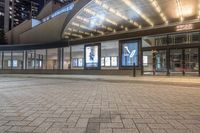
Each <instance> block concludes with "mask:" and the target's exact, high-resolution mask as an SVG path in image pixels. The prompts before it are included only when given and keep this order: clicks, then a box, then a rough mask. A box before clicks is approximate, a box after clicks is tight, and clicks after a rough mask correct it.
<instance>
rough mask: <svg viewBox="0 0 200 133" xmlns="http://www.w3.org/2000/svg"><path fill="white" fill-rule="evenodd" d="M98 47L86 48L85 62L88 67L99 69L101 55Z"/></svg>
mask: <svg viewBox="0 0 200 133" xmlns="http://www.w3.org/2000/svg"><path fill="white" fill-rule="evenodd" d="M98 50H99V49H98V46H86V48H85V60H86V62H85V63H86V67H98V63H99V57H98V56H99V54H98Z"/></svg>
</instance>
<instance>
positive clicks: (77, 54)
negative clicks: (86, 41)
mask: <svg viewBox="0 0 200 133" xmlns="http://www.w3.org/2000/svg"><path fill="white" fill-rule="evenodd" d="M71 47H72V48H71V49H72V69H83V67H84V62H83V60H84V45H76V46H71ZM81 60H82V61H81Z"/></svg>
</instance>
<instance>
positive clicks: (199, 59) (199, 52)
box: [198, 47, 200, 76]
mask: <svg viewBox="0 0 200 133" xmlns="http://www.w3.org/2000/svg"><path fill="white" fill-rule="evenodd" d="M198 55H199V58H198V62H199V76H200V47H199V48H198Z"/></svg>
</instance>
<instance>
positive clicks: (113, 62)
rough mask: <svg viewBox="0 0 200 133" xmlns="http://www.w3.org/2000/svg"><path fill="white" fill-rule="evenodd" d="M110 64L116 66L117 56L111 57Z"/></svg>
mask: <svg viewBox="0 0 200 133" xmlns="http://www.w3.org/2000/svg"><path fill="white" fill-rule="evenodd" d="M111 64H112V66H117V57H111Z"/></svg>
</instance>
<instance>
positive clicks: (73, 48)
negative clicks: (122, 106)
mask: <svg viewBox="0 0 200 133" xmlns="http://www.w3.org/2000/svg"><path fill="white" fill-rule="evenodd" d="M198 5H200V1H193V2H188V1H187V0H172V1H165V0H154V1H151V0H149V1H148V2H144V1H142V0H138V2H137V3H136V2H134V1H131V0H110V1H106V0H102V1H100V0H81V1H76V2H73V3H71V4H67V5H64V6H63V5H62V6H58V5H56V4H55V3H51V4H49V5H46V7H45V8H44V9H43V11H41V13H40V14H39V17H37V22H38V23H37V24H34V25H33V20H30V21H29V22H27V23H26V24H23V25H20V26H18V27H16V28H15V29H14V30H13V32H8V33H7V37H8V38H10V39H11V40H13V43H15V45H13V46H12V47H10V46H2V47H0V48H1V54H0V55H1V63H0V64H1V65H0V66H1V67H0V68H1V69H2V71H1V72H18V73H22V72H26V73H29V72H30V73H37V72H38V73H42V72H43V73H47V72H52V73H85V74H131V73H132V70H133V68H134V69H136V70H137V74H141V75H144V74H148V75H192V76H200V67H199V64H200V60H199V59H200V22H199V19H200V17H199V16H200V14H199V13H200V12H199V11H200V6H198ZM49 7H59V8H56V10H54V11H50V12H49V13H47V11H48V10H47V9H48V8H49ZM169 7H170V10H169ZM172 7H173V8H172ZM51 9H52V8H51ZM172 9H173V10H172ZM186 9H187V10H186ZM17 28H19V29H20V30H22V29H24V30H23V31H20V30H19V29H17ZM15 33H17V34H15ZM13 34H14V35H13ZM17 44H19V45H17Z"/></svg>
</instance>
